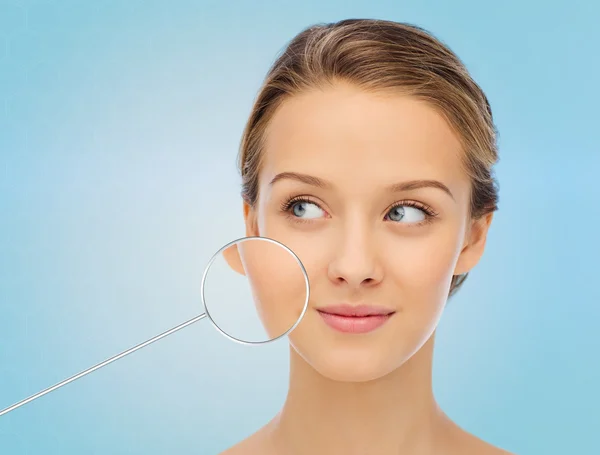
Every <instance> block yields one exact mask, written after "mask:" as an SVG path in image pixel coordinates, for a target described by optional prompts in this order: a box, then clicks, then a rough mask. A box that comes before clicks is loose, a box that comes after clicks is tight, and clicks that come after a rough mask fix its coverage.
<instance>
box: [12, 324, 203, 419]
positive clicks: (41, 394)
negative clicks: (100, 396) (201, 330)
mask: <svg viewBox="0 0 600 455" xmlns="http://www.w3.org/2000/svg"><path fill="white" fill-rule="evenodd" d="M205 317H206V313H202V314H201V315H199V316H196V317H194V318H192V319H190V320H188V321H186V322H184V323H182V324H179V325H178V326H177V327H173V328H172V329H170V330H167V331H166V332H163V333H161V334H160V335H156V336H155V337H153V338H150V339H149V340H147V341H144V342H143V343H140V344H138V345H137V346H134V347H132V348H130V349H128V350H126V351H123V352H121V353H120V354H117V355H115V356H113V357H111V358H110V359H107V360H105V361H104V362H100V363H99V364H97V365H94V366H93V367H91V368H88V369H87V370H85V371H82V372H81V373H78V374H76V375H74V376H71V377H70V378H68V379H65V380H64V381H62V382H59V383H58V384H55V385H53V386H52V387H48V388H47V389H45V390H42V391H41V392H38V393H36V394H35V395H32V396H30V397H29V398H26V399H24V400H22V401H19V402H18V403H16V404H13V405H12V406H10V407H8V408H6V409H3V410H2V411H0V417H1V416H3V415H4V414H8V413H9V412H10V411H14V410H15V409H17V408H20V407H21V406H24V405H26V404H27V403H30V402H32V401H33V400H35V399H37V398H39V397H41V396H44V395H46V394H47V393H50V392H52V391H54V390H56V389H58V388H59V387H62V386H64V385H67V384H68V383H70V382H73V381H75V380H76V379H79V378H81V377H83V376H85V375H86V374H89V373H91V372H93V371H96V370H98V369H100V368H102V367H104V366H106V365H108V364H109V363H112V362H114V361H115V360H119V359H121V358H123V357H125V356H126V355H129V354H131V353H133V352H135V351H137V350H139V349H142V348H143V347H145V346H148V345H149V344H152V343H154V342H155V341H158V340H160V339H161V338H164V337H166V336H169V335H171V334H172V333H175V332H177V331H178V330H181V329H183V328H184V327H187V326H188V325H191V324H193V323H194V322H197V321H199V320H201V319H203V318H205Z"/></svg>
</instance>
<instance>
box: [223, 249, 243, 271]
mask: <svg viewBox="0 0 600 455" xmlns="http://www.w3.org/2000/svg"><path fill="white" fill-rule="evenodd" d="M223 257H224V258H225V260H226V261H227V264H229V267H231V268H232V270H233V271H234V272H237V273H239V274H240V275H246V271H245V270H244V266H243V264H242V259H241V258H240V251H239V250H238V247H237V244H235V243H234V244H233V245H231V246H229V247H227V248H225V249H224V250H223Z"/></svg>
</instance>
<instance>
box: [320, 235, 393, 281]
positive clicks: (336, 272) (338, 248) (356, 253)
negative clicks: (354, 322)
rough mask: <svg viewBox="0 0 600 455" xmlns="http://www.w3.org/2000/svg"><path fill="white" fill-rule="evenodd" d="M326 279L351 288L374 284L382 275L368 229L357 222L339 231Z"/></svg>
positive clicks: (372, 238)
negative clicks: (344, 230) (341, 231)
mask: <svg viewBox="0 0 600 455" xmlns="http://www.w3.org/2000/svg"><path fill="white" fill-rule="evenodd" d="M333 248H334V251H333V254H332V260H331V262H330V263H329V267H328V275H329V279H330V280H331V281H332V282H334V283H335V284H346V285H347V286H350V287H352V288H359V287H361V286H368V287H370V286H375V285H376V284H378V283H380V282H381V280H382V279H383V267H382V265H381V263H380V261H379V257H378V253H377V245H376V239H375V236H374V234H373V232H372V231H370V230H368V229H366V228H359V227H358V226H354V227H351V228H349V229H347V230H346V232H344V233H343V234H342V235H340V236H339V237H338V239H337V241H336V242H335V245H334V246H333Z"/></svg>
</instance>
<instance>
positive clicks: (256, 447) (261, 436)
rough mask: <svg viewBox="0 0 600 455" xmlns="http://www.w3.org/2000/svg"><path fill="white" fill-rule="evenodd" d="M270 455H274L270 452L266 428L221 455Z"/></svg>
mask: <svg viewBox="0 0 600 455" xmlns="http://www.w3.org/2000/svg"><path fill="white" fill-rule="evenodd" d="M257 453H260V454H261V455H270V454H271V453H274V452H272V451H271V450H270V446H269V444H268V441H267V439H266V437H265V428H261V429H260V430H259V431H257V432H256V433H254V434H252V435H251V436H249V437H247V438H246V439H244V440H242V441H240V442H238V443H237V444H236V445H234V446H233V447H230V448H228V449H227V450H225V451H224V452H221V453H220V454H219V455H254V454H257Z"/></svg>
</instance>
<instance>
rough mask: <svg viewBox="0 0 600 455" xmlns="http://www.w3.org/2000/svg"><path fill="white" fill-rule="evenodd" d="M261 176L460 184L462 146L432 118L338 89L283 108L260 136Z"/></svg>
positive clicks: (415, 104) (419, 108) (418, 107)
mask: <svg viewBox="0 0 600 455" xmlns="http://www.w3.org/2000/svg"><path fill="white" fill-rule="evenodd" d="M264 144H265V147H264V150H263V153H264V156H263V160H262V163H263V170H264V171H265V172H267V173H278V172H286V171H294V172H302V173H308V174H311V173H312V174H314V173H319V174H323V175H329V176H331V177H332V178H336V176H339V177H341V176H347V177H349V178H357V177H358V176H362V177H361V178H363V179H367V180H368V179H379V180H392V181H395V180H398V179H414V178H418V179H436V180H445V181H447V182H448V184H449V185H451V184H453V182H455V181H456V180H458V181H462V180H465V179H466V178H467V177H466V174H465V172H464V171H463V166H462V159H461V157H462V153H463V152H462V147H461V143H460V141H459V139H458V137H457V136H456V134H455V133H454V131H453V130H452V128H451V127H450V126H449V125H448V123H447V122H446V121H445V119H444V118H443V116H442V115H440V114H439V113H438V112H437V110H435V109H434V108H432V107H430V106H429V105H428V104H427V103H425V102H424V101H420V100H417V99H414V98H410V97H407V96H402V95H389V94H388V95H374V94H371V93H367V92H364V91H361V90H359V89H355V88H353V87H347V86H341V87H336V88H333V89H328V90H326V91H316V90H315V91H310V92H306V93H302V94H300V95H296V96H293V97H290V98H289V99H287V100H285V101H284V102H283V103H282V105H281V106H279V108H278V110H277V111H276V112H275V114H274V115H273V117H272V119H271V121H270V124H269V127H268V128H267V131H266V136H265V143H264Z"/></svg>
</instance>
